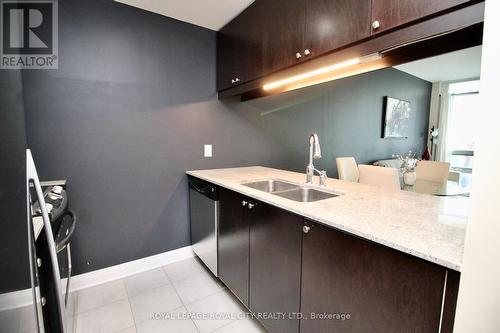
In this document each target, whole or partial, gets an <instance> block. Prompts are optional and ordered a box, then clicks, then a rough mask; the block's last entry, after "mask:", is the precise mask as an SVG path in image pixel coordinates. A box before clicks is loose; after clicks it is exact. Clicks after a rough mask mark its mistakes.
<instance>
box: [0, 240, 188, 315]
mask: <svg viewBox="0 0 500 333" xmlns="http://www.w3.org/2000/svg"><path fill="white" fill-rule="evenodd" d="M191 257H194V253H193V250H192V248H191V246H186V247H182V248H180V249H175V250H172V251H168V252H164V253H160V254H157V255H154V256H150V257H146V258H142V259H138V260H134V261H129V262H126V263H123V264H120V265H116V266H111V267H106V268H103V269H99V270H97V271H93V272H88V273H84V274H80V275H75V276H72V277H71V285H70V291H71V292H72V291H77V290H81V289H85V288H89V287H93V286H96V285H98V284H102V283H106V282H110V281H114V280H118V279H122V278H125V277H127V276H130V275H134V274H137V273H142V272H145V271H148V270H150V269H154V268H158V267H162V266H165V265H168V264H171V263H173V262H176V261H181V260H184V259H187V258H191ZM65 280H66V279H63V281H62V286H63V287H64V286H66V281H65ZM32 303H33V298H32V292H31V289H24V290H18V291H13V292H10V293H5V294H0V311H4V310H9V309H14V308H19V307H23V306H26V305H29V304H32Z"/></svg>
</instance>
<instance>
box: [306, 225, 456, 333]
mask: <svg viewBox="0 0 500 333" xmlns="http://www.w3.org/2000/svg"><path fill="white" fill-rule="evenodd" d="M310 225H311V229H310V231H309V232H308V233H307V234H304V238H303V262H302V296H301V310H302V313H303V314H304V316H305V317H307V318H309V319H307V320H302V321H301V325H300V332H301V333H309V332H314V333H321V332H329V333H330V332H356V333H360V332H384V333H389V332H438V331H439V327H440V317H441V305H442V297H443V287H444V282H445V277H446V269H445V268H443V267H440V266H437V265H434V264H432V263H429V262H426V261H424V260H420V259H418V258H415V257H411V256H409V255H405V254H403V253H400V252H398V251H394V250H392V249H389V248H386V247H384V246H381V245H377V244H374V243H371V242H368V241H366V240H362V239H359V238H356V237H353V236H351V235H347V234H345V233H342V232H339V231H337V230H334V229H332V228H328V227H325V226H322V225H319V224H315V223H311V224H310ZM455 274H458V273H456V272H455ZM454 276H456V275H454ZM455 288H458V284H455ZM453 309H454V305H453ZM452 311H454V310H452ZM318 315H319V316H321V317H318ZM335 315H337V317H331V316H335ZM347 315H349V316H350V318H349V319H347V317H346V316H347ZM311 316H316V319H317V320H312V318H311ZM330 318H333V319H330Z"/></svg>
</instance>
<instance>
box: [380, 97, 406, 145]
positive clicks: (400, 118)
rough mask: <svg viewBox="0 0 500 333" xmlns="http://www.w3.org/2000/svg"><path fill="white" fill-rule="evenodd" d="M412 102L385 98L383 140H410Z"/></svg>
mask: <svg viewBox="0 0 500 333" xmlns="http://www.w3.org/2000/svg"><path fill="white" fill-rule="evenodd" d="M410 114H411V108H410V102H408V101H403V100H401V99H397V98H392V97H389V96H385V97H384V123H383V130H382V137H383V138H397V139H406V138H408V134H409V128H410Z"/></svg>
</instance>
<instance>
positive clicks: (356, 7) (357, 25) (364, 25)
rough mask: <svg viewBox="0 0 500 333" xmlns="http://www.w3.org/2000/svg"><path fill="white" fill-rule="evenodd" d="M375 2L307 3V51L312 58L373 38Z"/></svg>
mask: <svg viewBox="0 0 500 333" xmlns="http://www.w3.org/2000/svg"><path fill="white" fill-rule="evenodd" d="M370 26H371V0H356V1H352V0H306V35H305V42H304V47H305V48H306V49H308V50H310V52H311V55H310V56H309V57H311V56H316V55H320V54H322V53H325V52H328V51H332V50H335V49H338V48H339V47H342V46H345V45H348V44H351V43H354V42H357V41H359V40H362V39H364V38H367V37H369V36H370V32H371V30H370Z"/></svg>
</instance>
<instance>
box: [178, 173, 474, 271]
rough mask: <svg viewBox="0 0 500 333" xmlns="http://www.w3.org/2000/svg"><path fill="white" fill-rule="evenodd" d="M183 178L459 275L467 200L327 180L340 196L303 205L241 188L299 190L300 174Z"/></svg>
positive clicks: (225, 174) (467, 209)
mask: <svg viewBox="0 0 500 333" xmlns="http://www.w3.org/2000/svg"><path fill="white" fill-rule="evenodd" d="M187 174H189V175H192V176H195V177H198V178H201V179H204V180H206V181H208V182H211V183H213V184H215V185H219V186H222V187H225V188H227V189H230V190H233V191H236V192H239V193H241V194H244V195H246V196H248V197H251V198H254V199H257V200H260V201H262V202H265V203H268V204H271V205H273V206H276V207H279V208H283V209H285V210H288V211H290V212H293V213H296V214H299V215H302V216H304V217H306V218H309V219H311V220H314V221H317V222H320V223H322V224H324V225H327V226H331V227H333V228H336V229H339V230H343V231H345V232H348V233H351V234H353V235H356V236H359V237H362V238H365V239H367V240H370V241H373V242H376V243H379V244H383V245H385V246H388V247H391V248H393V249H396V250H399V251H401V252H405V253H408V254H410V255H413V256H416V257H419V258H422V259H424V260H427V261H430V262H433V263H436V264H438V265H441V266H444V267H447V268H450V269H453V270H456V271H460V268H461V265H462V255H463V247H464V239H465V229H466V226H467V217H468V213H469V199H468V198H465V197H436V196H432V195H428V194H419V193H413V192H406V191H397V192H394V191H386V190H383V189H381V188H379V187H374V186H368V185H362V184H357V183H350V182H345V181H341V180H338V179H332V178H329V179H328V180H327V188H326V190H329V191H334V192H338V193H342V194H343V195H341V196H338V197H335V198H330V199H326V200H321V201H316V202H310V203H302V202H296V201H292V200H288V199H285V198H281V197H279V196H277V195H274V194H270V193H266V192H262V191H259V190H256V189H252V188H250V187H247V186H244V185H242V183H246V182H250V181H255V180H264V179H281V180H286V181H290V182H294V183H299V184H304V183H305V174H304V173H297V172H291V171H285V170H278V169H271V168H266V167H260V166H255V167H244V168H229V169H212V170H196V171H187ZM318 182H319V179H318V177H314V184H318Z"/></svg>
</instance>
